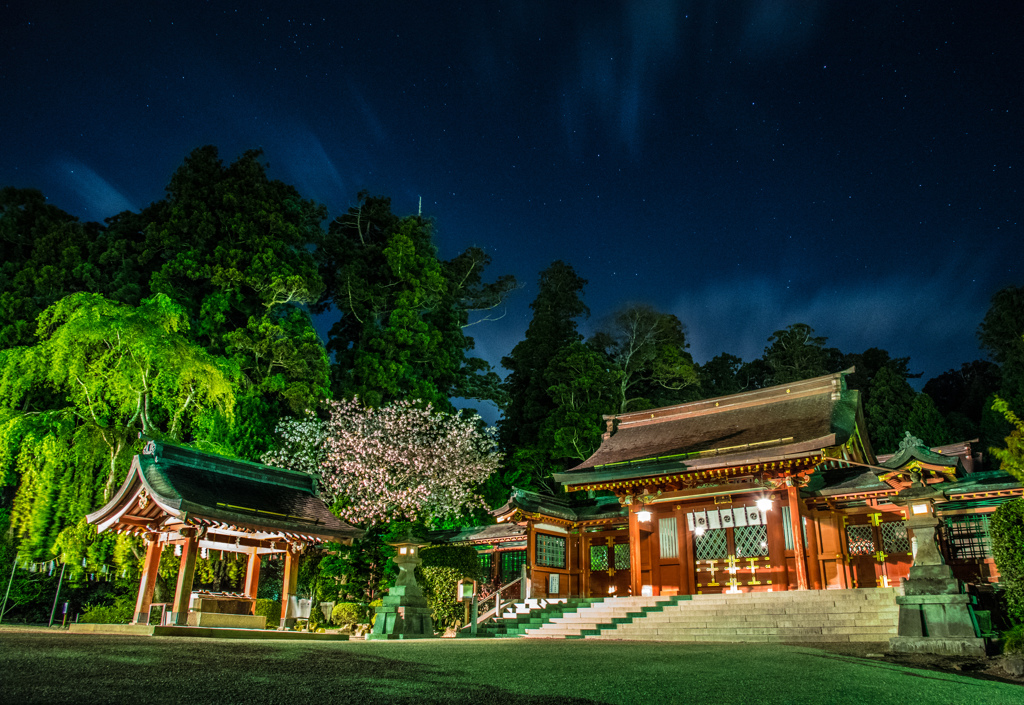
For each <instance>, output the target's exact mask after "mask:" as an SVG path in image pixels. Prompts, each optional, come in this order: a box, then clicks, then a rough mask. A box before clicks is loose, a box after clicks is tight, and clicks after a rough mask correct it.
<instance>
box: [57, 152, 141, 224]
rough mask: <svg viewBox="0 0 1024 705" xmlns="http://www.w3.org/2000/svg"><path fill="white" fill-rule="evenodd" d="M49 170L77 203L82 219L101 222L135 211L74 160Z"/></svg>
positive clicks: (60, 161) (59, 162) (62, 160)
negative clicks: (113, 216)
mask: <svg viewBox="0 0 1024 705" xmlns="http://www.w3.org/2000/svg"><path fill="white" fill-rule="evenodd" d="M52 168H53V171H54V175H55V177H56V179H57V180H58V181H59V182H60V183H61V184H62V185H63V186H64V187H65V188H67V189H68V190H69V191H71V192H72V193H74V194H75V195H77V196H78V198H79V199H80V200H81V202H82V209H81V210H82V215H83V216H84V217H85V218H86V219H88V220H103V219H104V218H109V217H110V216H112V215H117V214H118V213H120V212H122V211H126V210H135V205H134V204H133V203H132V202H131V201H130V200H129V199H128V197H127V196H125V195H124V194H123V193H122V192H121V191H119V190H118V189H117V188H116V187H114V185H113V184H111V183H110V182H109V181H107V180H106V179H104V178H103V177H102V176H100V175H99V174H98V173H96V171H95V170H94V169H92V168H90V167H89V166H87V165H86V164H84V163H82V162H80V161H78V160H77V159H74V158H59V159H56V160H54V163H53V167H52ZM75 210H76V212H77V209H75Z"/></svg>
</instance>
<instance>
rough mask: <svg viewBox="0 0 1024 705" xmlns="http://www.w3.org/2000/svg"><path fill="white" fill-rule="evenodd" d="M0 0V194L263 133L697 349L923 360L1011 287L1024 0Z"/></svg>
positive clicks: (63, 202)
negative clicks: (802, 342) (792, 349)
mask: <svg viewBox="0 0 1024 705" xmlns="http://www.w3.org/2000/svg"><path fill="white" fill-rule="evenodd" d="M102 4H103V5H109V6H110V7H111V8H112V9H106V10H97V9H96V8H97V7H98V6H99V5H100V3H85V2H41V1H33V2H9V3H2V2H0V8H2V9H0V128H2V129H0V185H13V186H19V187H34V188H38V189H40V190H42V191H43V192H44V193H45V194H46V195H47V196H48V197H49V199H50V201H51V202H53V203H54V204H56V205H58V206H59V207H61V208H63V209H64V210H67V211H68V212H70V213H73V214H75V215H77V216H79V217H80V218H81V219H83V220H102V219H103V218H106V217H109V216H111V215H113V214H114V213H116V212H118V211H121V210H124V209H139V208H142V207H144V206H145V205H147V204H148V203H149V202H151V201H154V200H157V199H159V198H161V197H162V195H163V188H164V186H165V185H166V184H167V182H168V180H169V178H170V175H171V173H172V172H173V171H174V169H175V168H176V167H178V166H179V165H180V164H181V162H182V160H183V159H184V157H185V156H186V154H188V152H190V151H191V150H192V149H194V148H196V147H199V146H201V145H204V144H214V145H217V146H218V147H219V148H220V151H221V156H222V158H223V159H224V160H225V161H232V160H233V159H234V158H235V157H237V156H238V155H239V154H241V152H242V151H244V150H246V149H249V148H253V147H260V148H263V149H264V150H265V160H266V161H267V162H268V163H269V164H270V166H271V175H272V176H274V177H276V178H280V179H282V180H284V181H286V182H289V183H292V184H294V185H295V186H296V187H297V188H298V189H299V190H300V191H301V192H302V193H303V195H304V196H306V197H307V198H314V199H316V200H319V201H321V202H323V203H326V204H327V205H328V207H329V208H330V209H331V212H332V217H333V215H337V214H338V213H340V212H341V211H343V210H344V209H345V208H347V207H348V206H349V205H351V204H353V203H354V202H355V198H356V193H357V192H358V191H359V190H361V189H368V190H369V191H370V192H372V193H375V194H384V195H390V196H391V197H392V198H393V201H394V206H395V210H396V212H397V213H399V214H408V213H414V212H415V211H416V208H417V203H418V198H420V197H422V199H423V212H424V214H425V215H429V216H432V217H433V218H435V220H436V223H437V235H438V244H439V246H440V248H441V253H442V255H443V256H446V257H450V256H453V255H454V254H455V253H457V252H458V251H460V250H461V249H463V248H465V247H467V246H469V245H480V246H482V247H484V248H485V249H486V250H487V251H488V252H490V253H491V255H492V256H493V258H494V263H493V265H492V268H491V270H490V274H491V276H492V277H493V276H497V275H498V274H502V273H511V274H514V275H515V276H516V277H517V278H518V279H519V280H520V281H521V282H522V283H523V284H524V286H523V288H522V290H520V291H518V292H517V293H516V294H515V297H514V299H513V301H512V304H511V305H510V306H509V309H508V315H507V316H506V317H505V318H504V319H503V320H502V321H501V322H499V323H489V324H484V325H481V326H476V327H474V328H472V329H471V330H472V332H473V334H474V335H475V337H476V339H477V343H478V354H481V355H482V356H483V357H486V358H487V359H489V360H491V361H492V362H497V361H498V360H499V359H500V358H501V356H502V355H507V354H508V352H509V351H510V350H511V348H512V346H513V345H514V344H515V343H516V342H517V341H518V340H520V339H521V337H522V335H523V332H524V331H525V329H526V326H527V324H528V323H529V317H530V311H529V308H528V306H529V303H530V301H532V300H533V298H534V296H535V295H536V281H537V275H538V273H539V272H540V271H541V270H542V269H544V268H545V267H546V266H547V265H548V264H549V263H550V262H551V261H552V260H554V259H558V258H561V259H564V260H566V261H567V262H569V263H570V264H572V265H573V266H574V267H575V268H576V269H577V270H578V271H579V273H580V274H581V275H582V276H583V277H585V278H586V279H588V280H589V285H588V287H587V290H586V295H585V296H586V302H587V303H588V304H589V306H590V307H591V309H592V311H593V316H592V317H591V319H590V320H589V321H588V322H586V323H585V324H584V326H583V331H584V332H585V333H587V332H590V331H592V330H593V328H594V326H596V325H598V324H599V323H600V322H601V319H602V318H603V317H604V316H606V315H607V314H608V313H609V312H610V311H611V310H613V309H614V308H615V307H616V306H618V305H620V304H622V303H625V302H646V303H650V304H653V305H655V306H656V307H658V308H660V309H662V310H666V311H671V312H672V313H675V314H676V315H678V316H679V318H680V319H681V320H682V321H683V322H684V323H685V324H686V325H687V327H688V329H689V334H690V339H691V345H692V347H691V351H692V352H693V354H694V357H695V359H696V360H697V361H698V362H703V361H706V360H707V359H709V358H710V357H713V356H714V355H716V354H718V353H720V352H723V351H727V352H731V353H733V354H736V355H739V356H741V357H743V358H744V359H748V360H749V359H751V358H755V357H758V356H760V354H761V353H762V352H763V349H764V347H765V345H766V342H767V341H766V339H767V338H768V336H769V335H770V334H771V333H772V331H774V330H776V329H779V328H782V327H784V326H786V325H788V324H791V323H796V322H805V323H809V324H810V325H811V326H813V327H814V328H815V329H816V331H817V333H818V334H820V335H826V336H828V338H829V344H830V345H835V346H837V347H839V348H840V349H842V350H843V351H844V352H861V351H863V350H864V349H866V348H868V347H872V346H876V347H882V348H885V349H887V350H889V351H890V353H892V354H893V355H901V356H902V355H909V356H911V368H912V369H913V370H915V371H918V372H923V373H924V378H923V379H922V380H921V382H923V381H924V380H926V379H928V378H930V377H932V376H935V375H937V374H940V373H942V372H943V371H945V370H947V369H950V368H952V367H958V366H959V365H960V363H961V362H966V361H970V360H973V359H976V358H977V357H979V356H980V352H979V350H978V343H977V339H976V336H975V331H976V329H977V326H978V323H979V322H980V321H981V319H982V317H983V316H984V314H985V311H986V310H987V308H988V301H989V298H990V296H991V295H992V293H994V292H995V291H996V290H998V289H1000V288H1002V287H1004V286H1007V285H1018V286H1019V285H1024V265H1022V256H1024V238H1022V232H1021V231H1022V227H1021V216H1022V214H1021V193H1020V192H1021V187H1022V183H1021V182H1022V175H1024V160H1022V156H1024V154H1022V142H1024V112H1022V109H1024V105H1022V87H1024V50H1022V49H1021V38H1022V37H1024V21H1022V16H1024V10H1022V8H1021V5H1020V3H1016V2H1005V3H999V2H959V3H950V2H941V1H934V0H933V1H929V2H913V3H902V2H901V3H892V2H829V3H825V2H813V1H812V0H792V1H789V2H787V1H785V0H761V1H748V2H742V1H739V0H729V1H723V2H666V1H657V0H650V1H641V0H634V1H632V2H598V1H595V0H587V1H586V2H552V1H551V0H540V1H536V2H494V1H490V0H489V1H487V2H479V1H477V2H465V3H458V2H439V3H427V2H415V3H414V2H386V1H384V0H381V1H380V2H363V3H349V2H339V1H335V2H323V3H318V2H311V3H301V2H292V3H275V4H264V5H262V6H260V5H258V4H255V3H249V2H234V3H228V2H220V1H212V2H188V1H187V0H182V1H181V2H173V3H172V2H113V3H102Z"/></svg>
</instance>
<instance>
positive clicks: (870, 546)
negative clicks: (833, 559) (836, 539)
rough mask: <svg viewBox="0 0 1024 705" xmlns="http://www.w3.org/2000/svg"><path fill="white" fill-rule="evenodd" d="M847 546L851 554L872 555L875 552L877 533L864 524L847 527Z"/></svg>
mask: <svg viewBox="0 0 1024 705" xmlns="http://www.w3.org/2000/svg"><path fill="white" fill-rule="evenodd" d="M846 547H847V550H848V551H849V552H850V555H851V556H870V555H871V554H872V553H874V552H875V535H874V533H873V532H872V531H871V526H870V525H867V524H864V525H859V526H847V527H846Z"/></svg>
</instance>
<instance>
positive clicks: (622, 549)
mask: <svg viewBox="0 0 1024 705" xmlns="http://www.w3.org/2000/svg"><path fill="white" fill-rule="evenodd" d="M614 550H615V570H629V544H628V543H617V544H615V549H614Z"/></svg>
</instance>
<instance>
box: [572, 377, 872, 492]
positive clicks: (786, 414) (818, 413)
mask: <svg viewBox="0 0 1024 705" xmlns="http://www.w3.org/2000/svg"><path fill="white" fill-rule="evenodd" d="M850 372H852V369H851V370H846V371H844V372H838V373H836V374H832V375H825V376H823V377H816V378H814V379H809V380H803V381H799V382H793V383H791V384H786V385H779V386H775V387H768V388H765V389H757V390H754V391H750V392H743V393H740V394H732V395H729V396H725V397H718V398H716V399H705V400H702V401H697V402H691V403H688V404H679V405H676V406H669V407H663V408H660V409H648V410H645V411H638V412H632V413H628V414H618V415H615V416H606V417H605V419H606V421H608V422H609V424H610V425H611V426H612V427H614V430H613V432H612V433H611V435H610V436H609V435H607V434H606V437H605V439H604V441H603V442H602V443H601V446H600V448H598V449H597V451H596V452H595V453H594V454H593V455H591V456H590V457H589V458H587V459H586V460H585V461H583V462H582V463H580V464H579V465H578V466H576V467H575V468H572V469H571V470H569V471H568V472H566V473H563V474H560V475H558V476H557V477H558V480H559V481H561V482H563V483H564V484H576V481H575V478H574V476H575V475H577V474H580V475H582V474H591V475H603V474H607V473H610V472H612V471H619V472H616V474H620V473H621V471H625V470H626V469H627V468H633V467H635V466H638V465H641V464H651V465H655V464H664V463H671V464H674V465H675V466H679V465H683V466H685V467H686V468H700V467H721V466H722V465H723V464H725V463H746V462H761V461H763V460H765V459H771V458H780V457H788V456H791V455H795V454H801V453H808V452H814V451H818V450H821V449H822V448H825V447H828V446H832V445H837V444H840V443H844V442H845V441H846V440H847V439H848V438H849V437H850V435H851V434H852V433H854V432H855V428H856V424H857V413H858V409H859V405H860V398H859V394H858V393H857V392H856V391H855V390H847V389H846V388H845V384H844V382H843V377H844V375H846V374H849V373H850ZM637 471H638V472H641V474H643V473H642V471H640V470H639V468H637ZM627 474H630V475H632V474H635V473H633V472H629V473H627Z"/></svg>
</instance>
